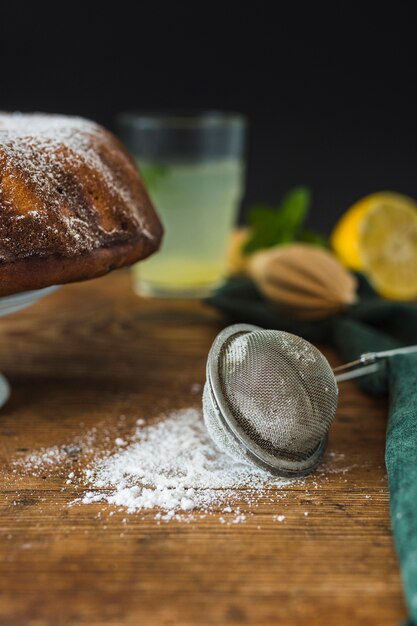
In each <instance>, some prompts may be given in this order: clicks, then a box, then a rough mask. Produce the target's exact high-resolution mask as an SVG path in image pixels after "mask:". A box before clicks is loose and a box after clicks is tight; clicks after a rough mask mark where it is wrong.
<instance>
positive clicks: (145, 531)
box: [0, 271, 405, 626]
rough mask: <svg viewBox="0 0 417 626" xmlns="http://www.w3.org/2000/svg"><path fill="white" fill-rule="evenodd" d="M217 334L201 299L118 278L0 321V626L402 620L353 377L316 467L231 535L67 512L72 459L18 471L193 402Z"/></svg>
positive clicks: (365, 412)
mask: <svg viewBox="0 0 417 626" xmlns="http://www.w3.org/2000/svg"><path fill="white" fill-rule="evenodd" d="M222 325H223V326H224V322H223V321H222V320H221V319H220V317H219V316H218V315H217V314H216V313H215V312H214V311H212V310H211V309H209V308H208V307H206V306H204V305H203V304H202V303H200V302H193V301H184V300H181V301H179V300H178V301H177V300H168V301H161V300H143V299H140V298H138V297H137V296H135V295H134V294H133V292H132V291H131V288H130V277H129V274H128V272H127V271H122V272H116V273H114V274H113V275H111V276H108V277H105V278H103V279H100V280H96V281H92V282H89V283H84V284H78V285H71V286H66V287H63V288H62V289H60V290H59V291H57V292H56V293H55V294H53V295H51V296H49V297H48V298H45V299H44V300H42V301H41V302H39V303H38V304H36V305H34V306H33V307H31V308H29V309H27V310H25V311H22V312H20V313H17V314H14V315H11V316H9V317H5V318H1V319H0V341H1V351H0V355H1V356H0V369H1V371H2V372H3V373H5V374H6V376H7V377H8V379H9V381H10V383H11V385H12V389H13V393H12V396H11V399H10V401H9V402H8V404H7V405H6V406H5V407H3V409H2V410H1V411H0V462H1V466H2V471H1V479H0V480H1V485H0V495H1V502H0V504H1V510H0V519H1V522H0V523H1V538H0V550H1V554H0V568H1V584H0V624H1V625H5V626H17V625H19V626H20V625H22V626H23V625H24V626H44V625H48V626H49V625H50V626H62V625H65V626H67V625H71V626H73V625H74V626H75V625H81V624H82V625H86V624H88V625H89V626H107V625H112V626H119V625H120V626H125V625H129V626H130V625H132V626H133V625H134V626H138V625H140V626H162V625H165V624H172V625H175V626H182V625H184V626H185V625H187V626H189V625H194V624H210V625H214V624H215V625H222V626H229V625H236V626H237V625H240V624H245V625H248V624H251V625H255V624H257V625H265V626H266V625H268V626H274V625H276V624H279V625H283V626H293V625H296V624H297V625H298V624H300V625H303V626H305V625H306V624H307V625H308V626H316V625H317V626H332V625H337V626H343V625H349V626H354V625H356V624H358V625H359V624H360V625H361V626H367V625H371V624H372V625H375V626H385V625H390V626H393V625H394V624H397V623H398V622H399V621H400V620H401V619H402V618H403V617H404V615H405V608H404V604H403V600H402V594H401V583H400V577H399V571H398V565H397V561H396V557H395V553H394V550H393V546H392V540H391V534H390V523H389V516H388V494H387V482H386V474H385V468H384V439H385V424H386V403H385V401H384V400H383V399H375V398H371V397H367V396H365V395H364V394H362V393H361V392H359V391H358V390H357V389H356V387H355V386H354V385H353V384H352V383H344V384H343V387H342V388H341V393H340V405H339V410H338V414H337V418H336V421H335V423H334V426H333V427H332V429H331V436H330V443H329V448H328V451H327V453H326V457H325V459H324V464H323V466H322V467H321V469H320V471H319V472H317V473H316V474H315V475H314V476H312V477H310V478H308V479H307V480H306V481H305V483H303V484H299V485H291V486H290V487H289V488H286V493H287V495H286V498H285V502H286V506H285V509H283V508H282V506H280V507H278V508H277V505H276V504H273V503H271V502H270V501H269V500H268V499H267V498H264V499H262V498H261V499H260V502H259V503H258V506H257V507H255V508H254V510H253V513H254V514H253V515H250V516H248V518H247V520H246V521H245V523H242V524H231V525H225V524H220V523H219V519H218V515H213V516H208V517H207V518H206V519H204V520H198V521H196V522H195V523H192V524H184V523H183V524H181V523H178V522H177V523H175V522H170V523H167V524H164V523H162V524H160V525H158V524H157V523H156V522H155V519H154V512H152V511H149V512H148V513H146V514H145V515H143V514H141V515H138V514H131V515H126V514H125V513H121V512H118V511H117V510H116V511H117V512H116V513H115V514H114V515H112V516H110V515H109V514H106V513H103V514H101V513H100V512H101V511H102V509H103V504H102V503H97V504H93V505H76V506H69V503H70V502H72V501H73V500H74V498H76V497H77V496H80V495H82V493H83V488H81V487H80V486H79V485H67V484H66V478H67V476H68V467H69V465H68V464H69V463H73V466H74V467H75V471H79V467H78V466H79V463H80V462H81V461H80V460H77V457H76V455H75V457H74V456H73V457H71V458H70V459H69V460H68V463H67V464H64V467H62V466H58V467H55V468H52V470H51V471H50V472H49V473H48V474H47V475H45V476H42V475H39V472H38V475H30V474H29V475H22V474H21V472H20V471H17V472H16V466H15V464H14V462H15V461H16V459H19V458H21V457H22V456H24V455H25V454H28V453H30V451H32V450H38V449H39V448H42V447H45V446H46V447H47V446H51V445H62V444H65V442H68V441H71V440H72V439H73V438H74V437H75V438H76V437H78V436H79V435H80V433H81V432H82V431H83V430H85V429H88V428H92V427H94V426H97V427H98V429H103V430H105V429H111V428H113V427H114V428H116V425H117V428H119V429H120V416H125V417H124V418H122V419H123V420H124V421H123V422H122V425H123V429H124V430H125V432H126V433H128V432H129V430H130V431H131V430H132V429H133V428H134V424H135V420H136V419H137V417H138V416H139V415H140V416H143V415H147V416H149V418H152V417H155V416H156V415H159V414H160V413H161V412H166V411H170V410H171V409H177V408H181V407H189V406H198V405H199V397H198V396H197V395H196V394H195V391H194V386H195V385H196V384H197V383H200V384H202V383H203V381H204V368H205V360H206V355H207V352H208V349H209V347H210V345H211V342H212V340H213V338H214V337H215V335H216V334H217V332H218V331H219V329H220V328H221V327H222ZM326 354H327V355H328V356H329V358H330V360H331V362H332V363H334V364H336V363H337V359H336V357H335V355H334V354H333V353H331V352H330V353H329V352H327V353H326ZM123 429H122V430H123ZM77 463H78V465H77ZM23 474H24V473H23ZM107 509H109V510H110V509H111V507H109V506H107ZM304 512H308V513H309V515H308V516H306V515H304ZM277 513H284V514H285V521H284V522H283V523H277V522H276V521H274V515H276V514H277ZM219 515H220V512H219ZM126 518H128V523H126V522H123V520H124V519H126Z"/></svg>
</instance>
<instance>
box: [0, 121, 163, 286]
mask: <svg viewBox="0 0 417 626" xmlns="http://www.w3.org/2000/svg"><path fill="white" fill-rule="evenodd" d="M161 237H162V226H161V224H160V222H159V219H158V217H157V215H156V214H155V212H154V209H153V207H152V205H151V202H150V200H149V197H148V194H147V193H146V190H145V188H144V186H143V183H142V181H141V179H140V177H139V174H138V172H137V170H136V167H135V164H134V162H133V160H132V159H131V158H130V156H129V155H128V154H127V152H126V151H125V149H124V147H123V146H122V145H121V144H120V143H119V141H118V140H117V139H116V138H115V137H114V136H113V135H112V134H111V133H109V132H108V131H106V130H104V128H101V127H100V126H98V125H97V124H95V123H93V122H90V121H88V120H85V119H81V118H77V117H66V116H59V115H46V114H21V113H0V296H4V295H8V294H12V293H17V292H19V291H27V290H31V289H40V288H42V287H47V286H49V285H54V284H61V283H67V282H72V281H78V280H85V279H88V278H93V277H96V276H101V275H103V274H105V273H107V272H109V271H110V270H112V269H115V268H117V267H121V266H123V265H129V264H131V263H134V262H136V261H138V260H140V259H143V258H145V257H147V256H148V255H150V254H152V252H154V251H155V250H157V249H158V247H159V244H160V241H161Z"/></svg>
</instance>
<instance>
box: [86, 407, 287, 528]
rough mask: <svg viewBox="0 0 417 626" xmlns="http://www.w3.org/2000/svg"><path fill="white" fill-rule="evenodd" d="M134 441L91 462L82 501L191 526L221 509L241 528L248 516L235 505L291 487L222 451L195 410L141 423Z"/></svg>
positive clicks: (283, 481) (252, 501)
mask: <svg viewBox="0 0 417 626" xmlns="http://www.w3.org/2000/svg"><path fill="white" fill-rule="evenodd" d="M137 423H138V422H137ZM130 441H131V442H130V443H129V444H128V445H125V446H123V447H122V448H120V447H119V449H118V450H117V451H116V452H115V453H114V454H112V455H107V456H105V457H104V458H100V459H95V460H93V462H92V463H90V465H89V466H88V467H87V469H86V470H85V471H84V482H85V483H87V484H89V485H90V486H91V491H88V492H87V493H86V494H85V495H84V497H82V498H81V499H80V500H79V501H81V502H83V503H85V504H90V503H93V502H106V503H108V504H112V505H116V506H120V507H125V508H126V509H127V510H128V512H130V513H133V512H136V511H141V510H144V509H156V510H157V512H156V515H155V519H156V520H157V521H158V522H159V521H165V522H167V521H170V520H172V519H176V520H185V521H186V520H187V519H188V520H190V519H193V516H194V515H195V514H196V513H199V514H200V515H201V514H202V513H210V512H213V511H214V510H216V509H217V510H218V509H219V507H220V509H221V510H222V511H223V512H224V513H226V512H227V513H233V515H232V516H228V520H227V521H230V522H231V523H234V524H238V523H241V522H244V521H245V519H246V515H245V513H243V512H242V511H241V510H240V508H239V507H236V506H233V505H234V504H235V503H236V502H237V501H239V505H240V506H242V502H244V503H246V504H247V505H248V508H250V506H251V505H253V504H255V503H256V501H257V499H258V498H259V496H260V495H262V493H264V494H265V493H266V491H267V490H268V488H271V487H276V486H283V485H286V484H288V483H289V482H290V481H288V480H286V481H285V480H281V479H276V478H271V476H270V475H269V474H267V473H266V472H264V471H262V470H261V469H257V468H255V467H252V466H250V465H246V464H243V463H237V462H236V461H234V460H232V459H229V458H228V457H227V456H225V455H224V454H222V453H221V452H219V451H218V450H217V449H216V448H215V447H214V445H213V444H212V442H211V439H210V438H209V436H208V434H207V432H206V430H205V427H204V423H203V420H202V417H201V413H200V412H199V411H197V410H195V409H185V410H182V411H177V412H174V413H171V414H170V415H168V416H167V417H166V418H165V419H163V420H161V421H159V422H157V423H154V424H151V425H148V426H142V423H141V427H138V428H137V429H136V431H135V433H134V434H133V437H132V438H131V439H130ZM116 445H117V442H116ZM229 518H230V519H229ZM222 520H225V518H224V517H223V518H221V519H220V521H221V522H222ZM222 523H224V522H222Z"/></svg>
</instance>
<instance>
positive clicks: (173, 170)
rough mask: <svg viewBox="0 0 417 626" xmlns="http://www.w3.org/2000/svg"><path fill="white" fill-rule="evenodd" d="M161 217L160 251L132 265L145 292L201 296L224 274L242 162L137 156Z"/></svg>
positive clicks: (240, 189)
mask: <svg viewBox="0 0 417 626" xmlns="http://www.w3.org/2000/svg"><path fill="white" fill-rule="evenodd" d="M138 166H139V169H140V171H141V173H142V176H143V178H144V180H145V184H146V186H147V188H148V191H149V194H150V196H151V199H152V201H153V203H154V205H155V207H156V209H157V211H158V213H159V215H160V217H161V219H162V222H163V224H164V228H165V235H164V240H163V244H162V248H161V250H160V251H159V252H158V253H157V254H156V255H154V256H152V257H151V258H150V259H147V260H145V261H142V262H141V263H140V264H138V265H136V266H135V267H134V269H133V271H134V277H135V287H136V289H137V290H138V291H139V292H140V293H142V294H148V295H161V296H166V295H170V294H172V295H176V296H180V295H184V296H188V295H192V296H203V295H205V294H207V293H208V292H209V291H210V290H211V289H212V288H213V287H214V286H216V285H217V284H218V283H219V282H220V281H221V279H222V278H223V276H224V273H225V267H226V255H227V247H228V239H229V236H230V231H231V228H232V227H233V225H234V222H235V219H236V215H237V211H238V207H239V202H240V200H241V196H242V193H243V178H244V171H243V169H244V168H243V162H242V161H241V160H239V159H237V158H217V159H213V160H208V161H200V162H199V161H194V162H183V161H177V162H175V161H170V162H169V163H163V162H150V161H146V160H140V159H138Z"/></svg>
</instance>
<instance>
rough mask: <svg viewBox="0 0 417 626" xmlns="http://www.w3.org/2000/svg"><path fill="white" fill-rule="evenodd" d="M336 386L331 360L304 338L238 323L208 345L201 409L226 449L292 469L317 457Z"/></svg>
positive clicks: (283, 470)
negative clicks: (209, 347)
mask: <svg viewBox="0 0 417 626" xmlns="http://www.w3.org/2000/svg"><path fill="white" fill-rule="evenodd" d="M337 394H338V390H337V384H336V380H335V377H334V374H333V371H332V369H331V367H330V365H329V363H328V362H327V360H326V358H325V357H324V356H323V355H322V354H321V352H320V351H319V350H317V348H315V347H314V346H312V345H311V344H310V343H308V342H307V341H305V340H304V339H301V337H297V336H296V335H291V334H290V333H286V332H281V331H276V330H263V329H260V328H257V327H256V326H250V325H244V324H237V325H235V326H231V327H229V328H226V329H225V330H224V331H223V332H221V333H220V334H219V335H218V337H217V338H216V340H215V342H214V344H213V346H212V348H211V350H210V354H209V358H208V363H207V381H206V385H205V389H204V398H203V406H204V417H205V422H206V426H207V429H208V431H209V433H210V435H211V437H212V439H213V440H214V441H215V443H216V444H217V446H218V447H219V448H220V449H221V450H223V451H224V452H227V453H228V454H232V455H233V456H234V457H235V458H236V459H239V460H246V461H248V460H252V461H253V462H255V463H256V464H257V465H260V466H261V467H264V468H266V469H268V470H270V471H273V472H274V473H277V474H280V475H289V476H292V475H297V476H298V475H302V474H305V473H307V472H310V471H311V470H312V469H313V468H314V467H315V466H316V465H317V463H318V462H319V460H320V457H321V455H322V453H323V451H324V448H325V446H326V441H327V432H328V429H329V426H330V424H331V422H332V420H333V417H334V414H335V412H336V407H337Z"/></svg>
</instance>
